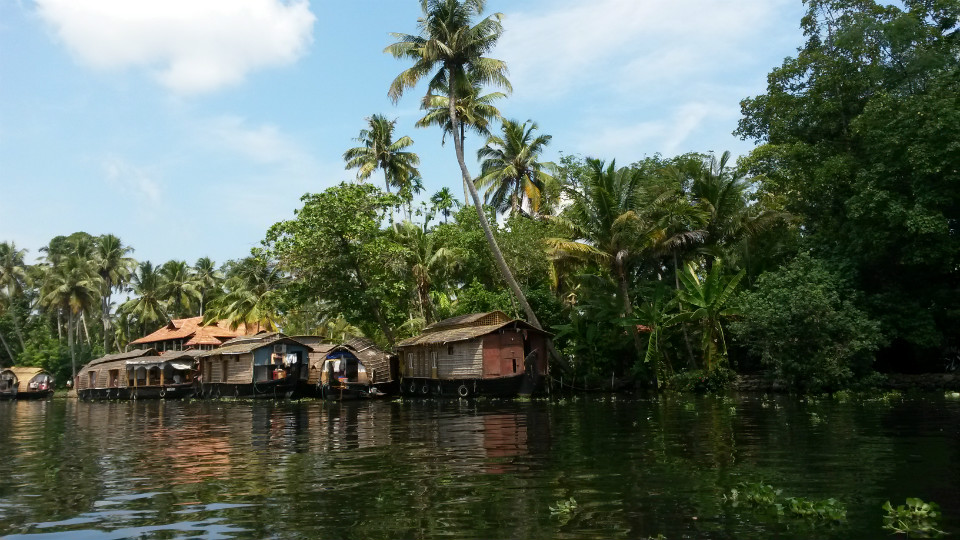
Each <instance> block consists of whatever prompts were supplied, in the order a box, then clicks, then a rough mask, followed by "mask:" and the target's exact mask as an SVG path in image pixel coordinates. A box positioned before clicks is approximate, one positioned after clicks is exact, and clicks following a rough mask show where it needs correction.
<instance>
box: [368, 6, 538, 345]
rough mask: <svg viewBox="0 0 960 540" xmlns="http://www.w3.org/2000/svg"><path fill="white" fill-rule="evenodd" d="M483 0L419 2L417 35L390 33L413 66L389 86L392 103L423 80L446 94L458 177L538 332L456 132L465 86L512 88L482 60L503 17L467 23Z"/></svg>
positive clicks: (498, 69)
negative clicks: (502, 251)
mask: <svg viewBox="0 0 960 540" xmlns="http://www.w3.org/2000/svg"><path fill="white" fill-rule="evenodd" d="M484 4H485V2H484V1H483V0H463V1H462V2H461V1H458V0H421V2H420V7H421V10H422V11H423V16H422V17H421V18H420V21H419V26H420V29H421V35H419V36H413V35H409V34H394V37H396V38H397V40H398V41H397V42H396V43H394V44H393V45H390V46H388V47H387V48H386V51H387V52H389V53H391V54H393V55H394V56H395V57H397V58H404V59H408V60H411V61H413V66H411V67H410V68H408V69H406V70H404V71H403V72H401V73H400V74H399V75H398V76H397V77H396V78H395V79H394V80H393V83H391V85H390V90H389V92H388V94H389V96H390V97H391V98H392V99H393V100H394V102H396V101H397V100H398V99H400V96H402V95H403V92H404V90H406V89H408V88H412V87H414V86H416V84H417V83H418V82H419V81H420V80H422V79H424V78H429V79H430V81H429V83H428V86H427V88H428V92H431V93H434V92H435V91H436V90H437V89H440V88H444V89H446V90H447V98H448V99H447V105H448V110H449V116H450V133H451V135H452V136H453V146H454V150H455V152H456V154H457V163H458V164H459V165H460V174H461V176H462V177H463V182H464V184H466V186H467V188H468V190H469V191H470V197H471V198H472V199H473V205H474V207H475V208H476V210H477V214H478V216H479V218H480V225H481V227H482V228H483V233H484V236H486V238H487V243H488V244H489V246H490V251H491V253H492V255H493V259H494V261H496V264H497V267H498V268H499V269H500V273H501V275H502V276H503V279H504V281H506V282H507V284H508V285H509V286H510V290H511V291H512V292H513V295H514V296H515V297H516V298H517V301H518V302H519V303H520V305H521V307H523V311H524V313H526V316H527V320H528V322H529V323H530V324H532V325H533V326H534V327H535V328H540V321H538V320H537V316H536V314H535V313H534V312H533V309H532V308H531V307H530V304H529V303H528V302H527V298H526V296H524V294H523V291H521V290H520V285H519V284H517V281H516V279H514V277H513V273H512V272H511V271H510V268H509V267H508V266H507V262H506V260H504V258H503V253H501V251H500V247H499V246H498V245H497V241H496V239H495V238H494V237H493V231H492V229H491V228H490V223H489V222H488V221H487V217H486V215H485V214H484V212H483V204H482V202H481V201H480V195H479V194H478V193H477V188H476V186H474V185H473V182H472V178H471V177H470V172H469V171H468V170H467V163H466V159H465V157H464V150H463V137H461V133H460V117H459V114H458V113H457V103H458V101H459V98H460V96H461V95H463V90H462V89H463V88H464V86H467V85H471V84H473V83H476V84H495V85H498V86H501V87H504V88H507V89H510V81H508V80H507V77H506V71H507V66H506V64H505V63H504V62H503V61H501V60H496V59H493V58H489V57H486V56H484V55H485V54H486V53H488V52H489V51H490V50H491V49H492V48H493V47H494V45H496V43H497V40H498V39H499V38H500V35H501V34H502V33H503V27H502V26H501V24H500V20H501V19H502V18H503V15H502V14H500V13H496V14H494V15H491V16H488V17H486V18H484V19H482V20H480V21H479V22H478V23H477V24H475V25H473V24H471V23H472V22H473V20H474V18H475V17H479V16H480V14H481V13H482V12H483V8H484Z"/></svg>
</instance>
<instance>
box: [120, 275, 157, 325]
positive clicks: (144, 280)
mask: <svg viewBox="0 0 960 540" xmlns="http://www.w3.org/2000/svg"><path fill="white" fill-rule="evenodd" d="M130 284H131V285H132V286H133V294H135V295H136V296H134V297H133V298H131V299H130V300H128V301H126V302H125V303H124V304H123V305H122V306H121V307H120V309H121V310H122V311H123V312H124V313H125V314H127V315H129V316H131V317H133V318H135V319H136V320H137V321H138V322H139V323H140V332H141V335H145V334H146V330H147V328H148V326H147V325H151V326H152V325H154V324H155V323H157V322H160V321H166V315H165V313H164V309H163V303H162V302H161V288H162V287H163V278H162V277H161V276H160V272H159V268H157V267H155V266H153V264H151V263H150V261H143V262H141V263H140V264H139V266H138V267H137V270H136V272H134V273H133V275H132V276H131V279H130Z"/></svg>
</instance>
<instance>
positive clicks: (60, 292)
mask: <svg viewBox="0 0 960 540" xmlns="http://www.w3.org/2000/svg"><path fill="white" fill-rule="evenodd" d="M40 294H41V296H40V304H41V305H42V306H47V307H52V308H55V309H60V310H63V311H66V312H67V345H68V347H69V348H70V364H71V370H72V374H73V377H74V378H76V376H77V354H76V349H75V347H74V333H75V332H74V329H75V327H76V326H77V320H78V317H77V316H78V315H80V316H82V315H83V313H84V312H87V311H90V309H91V308H92V307H93V306H94V305H95V304H96V302H97V300H98V299H99V298H100V276H99V275H98V274H97V269H96V267H95V266H94V264H93V262H92V261H91V260H90V259H89V258H84V257H80V256H78V255H71V256H68V257H66V258H63V259H61V261H60V263H59V264H57V265H56V266H54V267H52V268H50V270H49V271H48V272H47V276H46V280H45V281H44V284H43V287H42V290H41V293H40ZM88 338H89V334H88Z"/></svg>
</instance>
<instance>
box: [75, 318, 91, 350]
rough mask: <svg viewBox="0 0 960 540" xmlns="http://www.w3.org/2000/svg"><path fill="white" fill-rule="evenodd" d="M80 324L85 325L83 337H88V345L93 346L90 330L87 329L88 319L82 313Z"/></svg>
mask: <svg viewBox="0 0 960 540" xmlns="http://www.w3.org/2000/svg"><path fill="white" fill-rule="evenodd" d="M80 322H82V323H83V335H85V336H87V345H90V346H92V345H93V343H90V329H89V328H87V318H86V317H85V316H84V314H83V312H82V311H81V312H80ZM77 333H78V334H79V333H80V330H79V329H77Z"/></svg>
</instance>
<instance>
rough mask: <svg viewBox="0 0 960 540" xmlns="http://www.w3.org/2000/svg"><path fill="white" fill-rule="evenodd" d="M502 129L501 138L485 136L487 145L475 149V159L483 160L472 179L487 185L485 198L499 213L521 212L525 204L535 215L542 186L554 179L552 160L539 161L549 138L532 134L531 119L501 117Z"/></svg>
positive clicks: (538, 207) (535, 127) (481, 184)
mask: <svg viewBox="0 0 960 540" xmlns="http://www.w3.org/2000/svg"><path fill="white" fill-rule="evenodd" d="M501 129H502V131H503V136H502V137H498V136H495V135H491V136H490V137H487V142H486V144H485V145H484V146H483V148H481V149H480V150H478V151H477V159H480V160H482V163H481V165H480V176H479V177H478V178H477V179H476V180H475V182H476V184H477V187H485V188H487V191H486V193H485V197H486V199H487V201H488V202H489V203H490V205H491V206H493V207H494V208H496V209H497V210H498V211H500V212H502V213H506V212H507V210H510V212H511V214H516V213H518V212H523V207H524V204H526V205H528V206H529V207H530V213H531V214H533V215H536V214H537V213H538V212H539V210H540V200H541V194H542V191H543V188H544V186H545V185H546V184H547V183H548V182H553V181H554V179H553V176H551V175H550V174H547V171H555V170H556V168H557V167H556V165H554V164H553V163H550V162H540V161H538V158H539V157H540V154H541V153H542V152H543V150H544V149H545V147H546V146H547V145H548V144H550V139H551V138H552V137H551V136H550V135H539V136H537V137H534V135H533V132H534V131H535V130H536V129H537V124H536V122H531V121H530V120H527V121H526V122H524V123H523V124H520V123H518V122H516V121H513V120H504V121H503V124H502V126H501Z"/></svg>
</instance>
